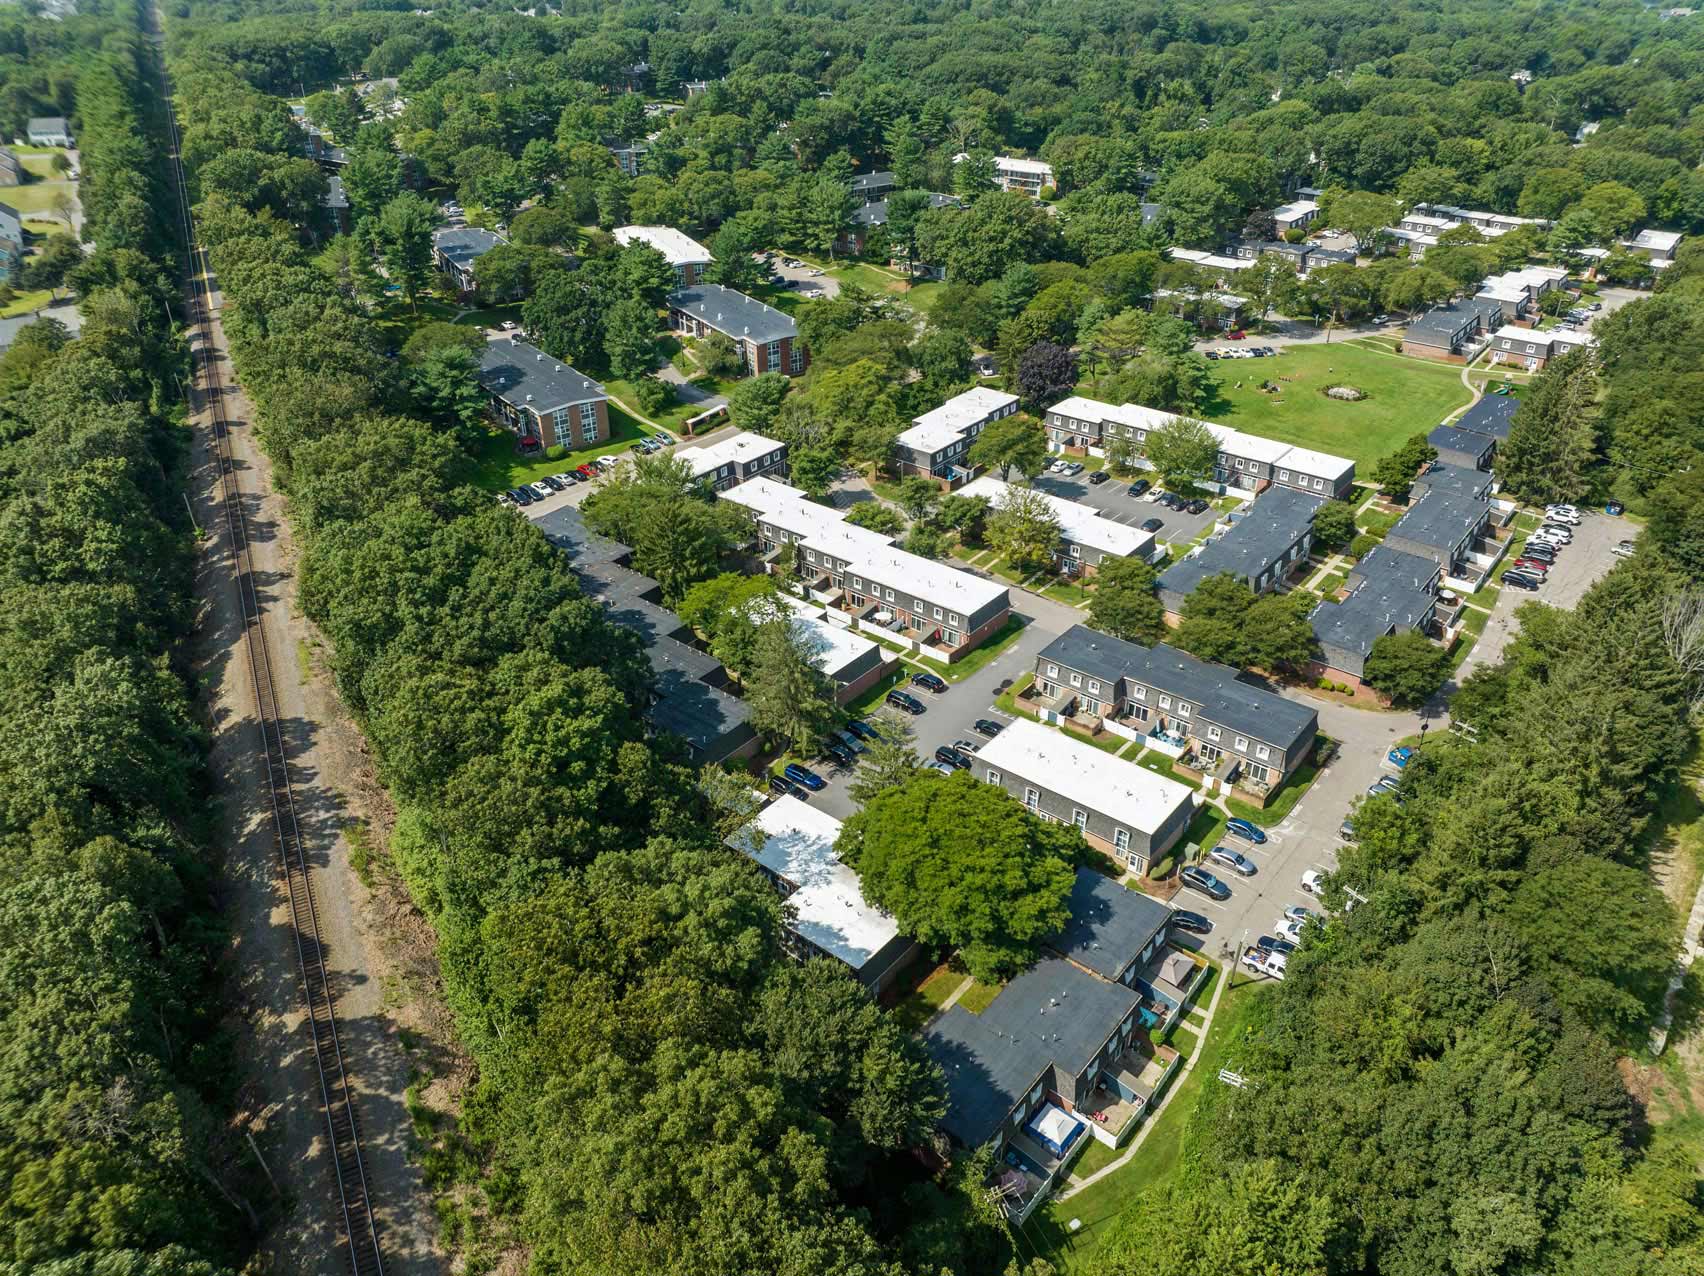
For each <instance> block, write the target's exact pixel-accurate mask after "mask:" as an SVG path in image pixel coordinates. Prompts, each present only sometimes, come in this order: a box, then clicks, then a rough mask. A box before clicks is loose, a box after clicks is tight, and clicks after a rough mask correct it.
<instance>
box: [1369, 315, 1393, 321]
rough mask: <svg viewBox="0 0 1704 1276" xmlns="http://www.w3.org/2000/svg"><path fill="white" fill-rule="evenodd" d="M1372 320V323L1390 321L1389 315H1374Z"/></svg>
mask: <svg viewBox="0 0 1704 1276" xmlns="http://www.w3.org/2000/svg"><path fill="white" fill-rule="evenodd" d="M1373 322H1374V323H1389V322H1390V316H1389V315H1374V316H1373Z"/></svg>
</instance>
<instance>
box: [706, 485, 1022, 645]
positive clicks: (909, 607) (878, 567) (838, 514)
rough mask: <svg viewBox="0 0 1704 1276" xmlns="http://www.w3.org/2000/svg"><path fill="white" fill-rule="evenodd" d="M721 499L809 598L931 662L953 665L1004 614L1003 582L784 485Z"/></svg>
mask: <svg viewBox="0 0 1704 1276" xmlns="http://www.w3.org/2000/svg"><path fill="white" fill-rule="evenodd" d="M721 496H722V499H723V500H726V501H730V502H732V503H734V504H736V505H740V506H742V507H744V508H745V509H746V510H747V511H748V513H750V515H751V518H752V522H753V525H754V539H755V541H756V543H757V552H758V554H759V555H760V556H761V557H762V558H763V559H764V560H765V561H766V562H767V563H774V562H775V561H776V560H777V559H780V558H783V557H784V556H785V557H788V558H790V559H791V560H792V563H793V567H794V569H795V571H796V572H797V574H798V575H799V577H800V578H801V579H802V580H803V581H804V583H805V585H806V587H807V590H808V592H809V595H810V597H812V598H814V599H815V600H816V601H818V602H822V603H826V604H828V605H829V606H832V607H835V608H837V609H839V610H840V611H842V612H847V613H850V614H851V615H852V616H853V617H854V618H855V619H856V620H857V621H859V622H860V624H864V625H868V626H871V627H873V628H875V629H879V630H887V631H890V632H892V633H895V634H898V635H899V636H901V637H902V638H905V639H908V640H910V641H912V642H915V643H916V644H918V646H919V647H920V648H922V649H923V652H924V654H925V655H931V656H932V658H936V659H945V660H949V661H951V660H957V659H958V658H960V657H961V656H963V655H964V653H965V652H967V651H969V650H971V649H972V648H973V647H975V646H977V645H978V644H979V643H982V642H983V641H985V640H986V639H988V638H989V637H990V636H992V635H993V634H996V633H998V632H999V631H1000V630H1001V629H1002V628H1003V627H1004V626H1005V624H1006V621H1007V620H1008V619H1009V618H1010V616H1011V610H1012V600H1011V594H1010V591H1009V590H1007V588H1006V587H1005V586H1004V585H1003V584H997V583H995V582H993V581H990V580H985V579H983V578H982V577H980V576H973V575H971V574H970V573H969V572H962V571H959V570H957V569H956V568H952V567H949V566H947V565H946V564H945V563H941V562H937V561H935V560H934V559H929V558H923V557H921V556H919V555H917V554H911V553H907V552H906V551H904V550H902V549H899V548H898V547H897V546H895V545H894V544H893V542H892V540H891V539H890V538H889V537H886V536H883V535H881V534H880V533H878V532H872V531H870V530H869V529H867V528H863V527H858V526H857V525H856V524H852V523H848V522H847V521H846V515H845V514H844V513H843V512H842V511H840V510H837V509H831V508H830V507H828V506H826V505H818V504H816V503H815V502H814V501H809V500H806V499H805V495H804V493H803V492H801V491H799V490H798V489H797V488H793V487H788V486H787V485H786V484H785V483H778V482H776V481H775V480H774V479H770V478H757V479H752V480H751V481H749V482H746V483H742V484H740V485H739V486H738V487H732V488H729V489H728V490H727V491H725V492H723V493H722V494H721Z"/></svg>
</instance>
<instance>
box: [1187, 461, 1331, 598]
mask: <svg viewBox="0 0 1704 1276" xmlns="http://www.w3.org/2000/svg"><path fill="white" fill-rule="evenodd" d="M1322 504H1324V501H1323V500H1322V499H1321V498H1319V497H1317V496H1312V495H1309V494H1308V493H1305V492H1300V491H1297V490H1295V489H1294V488H1284V487H1273V488H1268V489H1267V490H1266V491H1265V492H1263V493H1261V494H1260V495H1259V496H1257V497H1256V498H1255V499H1254V501H1253V502H1252V503H1251V504H1250V505H1249V506H1248V508H1247V509H1245V510H1243V511H1241V513H1240V514H1237V515H1234V516H1233V518H1234V521H1233V522H1232V523H1231V526H1230V528H1229V529H1228V530H1226V531H1224V532H1221V533H1220V534H1219V535H1217V536H1215V537H1213V538H1212V539H1211V540H1208V541H1207V542H1205V543H1204V544H1202V545H1200V546H1198V547H1197V548H1195V549H1193V550H1191V551H1190V553H1189V554H1188V555H1187V556H1186V557H1184V558H1182V559H1180V560H1179V561H1178V562H1175V563H1173V564H1172V565H1171V566H1170V567H1168V568H1166V570H1165V571H1163V572H1161V573H1160V578H1159V581H1158V586H1159V595H1160V602H1161V603H1162V604H1163V605H1164V606H1165V609H1166V612H1167V615H1168V618H1170V619H1172V620H1178V619H1181V613H1182V611H1183V604H1184V600H1185V599H1187V598H1188V597H1189V595H1190V594H1192V593H1194V592H1195V588H1196V586H1197V585H1199V584H1200V583H1201V582H1202V581H1204V580H1206V579H1207V578H1208V577H1209V576H1221V575H1225V574H1227V573H1228V574H1229V575H1232V576H1235V577H1236V578H1237V579H1238V580H1240V581H1242V582H1243V583H1244V584H1245V585H1247V586H1248V587H1249V588H1250V589H1251V590H1253V591H1254V592H1255V593H1256V594H1264V593H1266V592H1267V591H1269V590H1273V589H1276V588H1278V586H1279V585H1280V584H1282V583H1283V581H1284V578H1285V577H1286V576H1287V575H1289V573H1290V572H1291V571H1293V570H1294V569H1295V567H1296V565H1297V564H1298V563H1305V562H1306V561H1307V557H1308V550H1309V549H1310V548H1311V547H1312V545H1313V517H1314V515H1315V514H1316V513H1317V512H1318V511H1319V507H1320V506H1321V505H1322Z"/></svg>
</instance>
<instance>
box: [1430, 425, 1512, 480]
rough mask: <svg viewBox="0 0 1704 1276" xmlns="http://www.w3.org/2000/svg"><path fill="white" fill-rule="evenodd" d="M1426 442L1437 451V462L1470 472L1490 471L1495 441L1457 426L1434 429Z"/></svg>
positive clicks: (1495, 449) (1494, 451)
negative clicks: (1461, 467)
mask: <svg viewBox="0 0 1704 1276" xmlns="http://www.w3.org/2000/svg"><path fill="white" fill-rule="evenodd" d="M1426 442H1428V443H1430V444H1431V445H1432V447H1433V448H1435V449H1436V450H1437V453H1438V460H1440V461H1441V462H1443V463H1444V464H1445V465H1460V466H1463V467H1464V468H1466V469H1470V470H1488V469H1490V468H1491V458H1492V457H1493V456H1494V455H1496V452H1497V441H1496V440H1495V439H1493V438H1491V437H1489V436H1488V435H1484V434H1478V433H1475V432H1474V431H1472V430H1464V429H1462V428H1461V427H1460V426H1459V425H1440V426H1436V427H1434V428H1433V430H1432V432H1431V433H1430V434H1428V435H1427V436H1426Z"/></svg>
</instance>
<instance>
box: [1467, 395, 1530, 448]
mask: <svg viewBox="0 0 1704 1276" xmlns="http://www.w3.org/2000/svg"><path fill="white" fill-rule="evenodd" d="M1520 406H1521V401H1520V400H1519V399H1517V398H1516V397H1515V396H1514V395H1512V394H1488V395H1486V396H1485V397H1484V398H1482V399H1480V400H1479V402H1478V403H1475V404H1474V405H1473V406H1472V407H1471V408H1469V409H1468V410H1467V411H1466V412H1463V413H1462V414H1461V416H1460V417H1458V418H1457V419H1456V422H1455V426H1456V428H1457V429H1458V430H1472V431H1473V432H1474V433H1475V434H1483V435H1486V436H1487V437H1489V438H1493V439H1497V440H1499V441H1501V440H1503V439H1506V438H1508V437H1509V422H1510V421H1511V420H1513V418H1514V415H1515V411H1516V409H1518V408H1519V407H1520Z"/></svg>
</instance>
